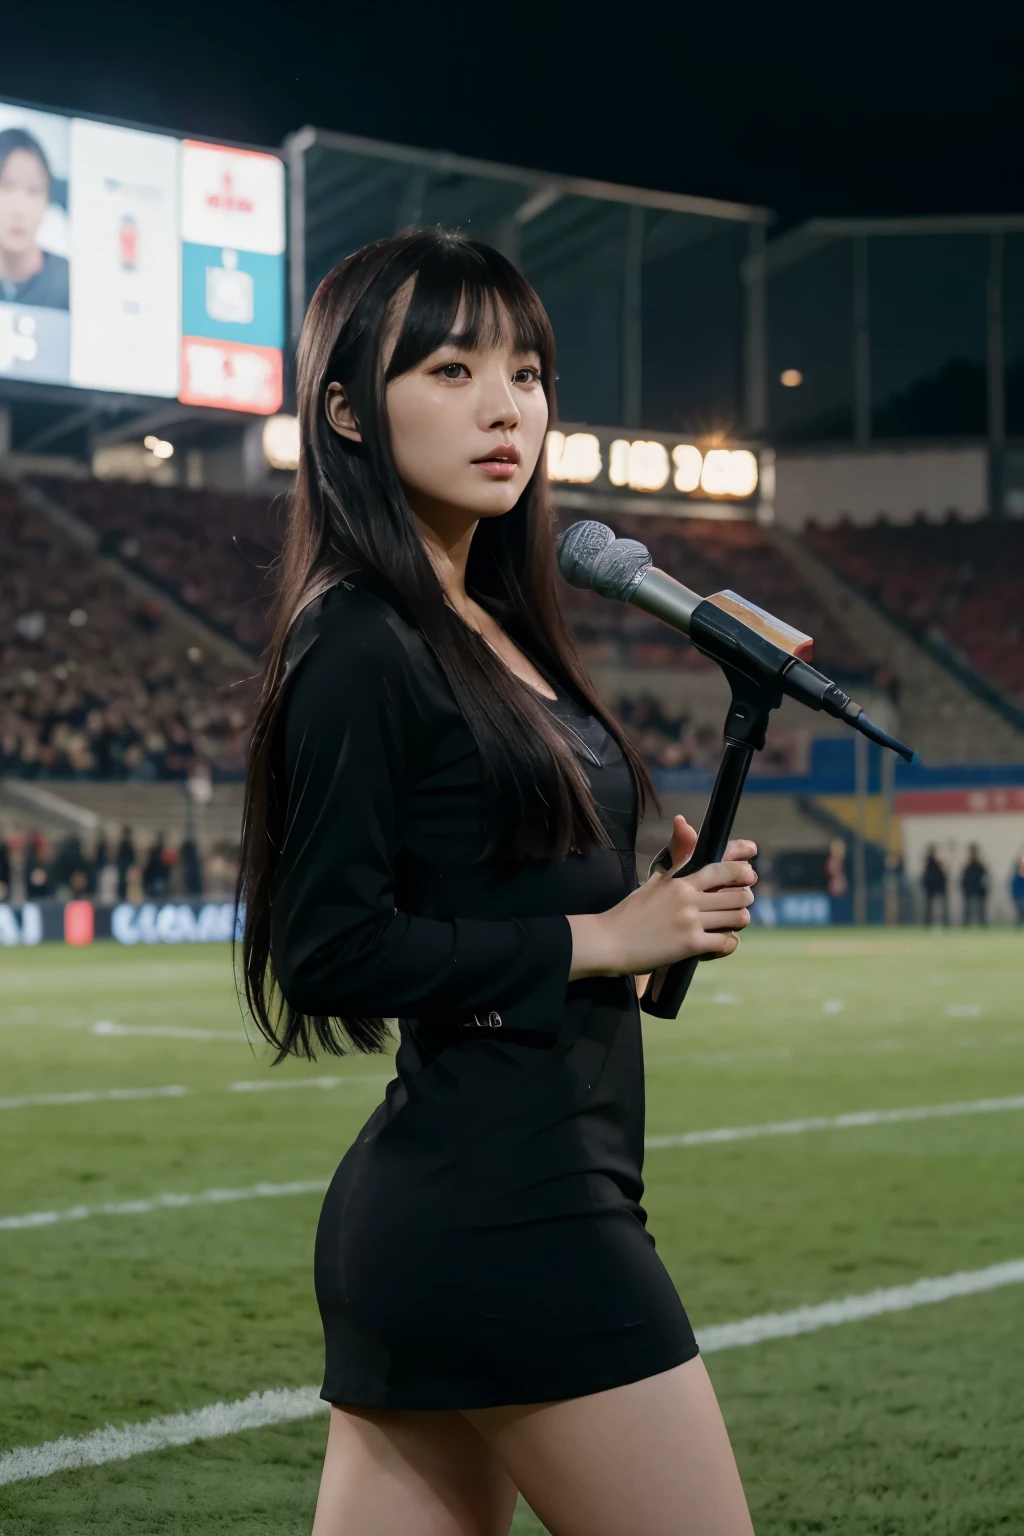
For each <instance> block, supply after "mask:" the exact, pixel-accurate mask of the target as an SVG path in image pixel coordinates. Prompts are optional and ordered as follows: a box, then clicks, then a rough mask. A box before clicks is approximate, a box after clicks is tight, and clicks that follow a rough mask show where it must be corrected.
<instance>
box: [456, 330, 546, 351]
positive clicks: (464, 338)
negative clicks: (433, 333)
mask: <svg viewBox="0 0 1024 1536" xmlns="http://www.w3.org/2000/svg"><path fill="white" fill-rule="evenodd" d="M496 345H500V343H497V344H496V343H494V342H491V343H488V342H486V341H484V340H482V339H481V338H480V337H479V336H474V334H473V332H472V331H450V332H449V334H448V335H447V336H444V337H442V339H441V340H440V341H439V342H438V344H437V348H436V350H438V351H439V350H440V349H441V347H460V348H465V349H468V350H469V351H477V352H490V351H493V350H494V349H495V346H496ZM512 350H513V351H514V352H536V353H537V354H538V356H539V355H540V347H539V345H538V344H537V342H535V341H530V342H526V343H521V342H519V341H518V340H516V339H515V338H513V345H512Z"/></svg>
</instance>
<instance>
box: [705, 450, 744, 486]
mask: <svg viewBox="0 0 1024 1536" xmlns="http://www.w3.org/2000/svg"><path fill="white" fill-rule="evenodd" d="M700 484H701V490H703V491H706V492H707V494H708V495H709V496H749V495H750V494H751V492H752V491H754V490H755V489H756V487H757V459H756V458H755V457H754V455H753V454H752V453H751V452H750V449H749V448H732V449H729V448H712V449H711V450H710V451H709V452H708V453H706V454H705V455H704V468H703V469H702V470H701V476H700Z"/></svg>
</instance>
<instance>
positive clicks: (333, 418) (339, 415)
mask: <svg viewBox="0 0 1024 1536" xmlns="http://www.w3.org/2000/svg"><path fill="white" fill-rule="evenodd" d="M324 409H325V410H326V412H327V420H328V421H329V422H330V424H331V426H332V427H333V428H334V430H335V432H337V434H338V436H339V437H347V438H348V440H349V442H350V443H361V442H362V440H363V434H362V433H361V432H360V430H359V423H358V421H357V420H356V413H355V411H354V410H353V409H352V407H351V405H350V404H349V400H348V396H347V395H346V393H345V391H344V389H343V388H342V386H341V385H340V384H328V386H327V399H326V400H325V402H324Z"/></svg>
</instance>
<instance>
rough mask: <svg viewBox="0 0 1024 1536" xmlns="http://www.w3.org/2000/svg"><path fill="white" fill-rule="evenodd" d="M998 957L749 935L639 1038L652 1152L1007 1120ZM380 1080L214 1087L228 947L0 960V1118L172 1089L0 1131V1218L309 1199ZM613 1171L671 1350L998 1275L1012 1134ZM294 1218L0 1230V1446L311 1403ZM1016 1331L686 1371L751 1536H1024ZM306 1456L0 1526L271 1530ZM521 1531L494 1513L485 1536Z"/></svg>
mask: <svg viewBox="0 0 1024 1536" xmlns="http://www.w3.org/2000/svg"><path fill="white" fill-rule="evenodd" d="M1022 950H1024V939H1022V937H1021V935H1019V934H1016V933H995V932H993V933H991V934H987V935H982V936H978V935H972V934H963V933H952V934H947V933H942V934H925V933H922V932H920V931H918V930H907V931H898V932H895V933H894V932H889V933H884V932H878V933H871V932H868V933H864V934H861V935H856V934H852V933H849V934H843V933H835V934H833V933H816V934H793V933H790V934H782V933H755V934H751V935H748V936H747V937H746V938H745V940H744V943H743V945H742V947H741V950H740V952H739V954H738V955H737V956H736V958H735V959H734V960H731V961H729V962H728V963H727V964H716V965H710V966H704V967H702V968H701V969H700V971H699V973H698V981H697V983H696V984H695V987H694V990H693V992H692V993H691V997H690V999H689V1001H688V1002H687V1005H686V1007H685V1010H684V1013H683V1015H682V1017H681V1019H680V1020H679V1021H678V1022H677V1023H674V1024H665V1023H662V1022H659V1021H655V1020H650V1019H648V1020H646V1021H645V1035H646V1048H647V1058H648V1132H649V1133H650V1134H651V1135H657V1134H659V1133H672V1132H679V1131H686V1130H692V1129H697V1128H703V1127H713V1126H722V1125H742V1124H747V1123H752V1122H761V1121H767V1120H778V1119H787V1118H791V1117H803V1116H807V1115H820V1114H835V1113H841V1112H843V1111H846V1110H857V1109H878V1108H887V1107H899V1106H905V1105H914V1104H938V1103H944V1102H948V1101H951V1100H962V1099H974V1098H981V1097H986V1096H1005V1095H1010V1094H1020V1093H1024V1007H1022V1001H1021V976H1022V966H1021V959H1022ZM98 1020H110V1021H113V1022H114V1023H116V1024H120V1025H127V1026H133V1027H145V1026H157V1027H161V1026H164V1027H166V1026H172V1027H177V1028H183V1029H194V1030H206V1031H218V1032H219V1031H224V1032H225V1033H224V1036H223V1037H220V1036H219V1035H218V1036H217V1037H216V1038H211V1039H202V1038H200V1037H198V1036H193V1037H186V1038H173V1037H167V1036H161V1035H152V1036H145V1035H127V1036H110V1035H97V1034H95V1033H93V1032H92V1028H91V1026H92V1025H93V1024H94V1023H96V1022H97V1021H98ZM388 1070H389V1063H388V1062H387V1060H386V1059H384V1058H379V1057H377V1058H373V1057H370V1058H349V1059H346V1060H345V1061H343V1062H341V1063H340V1064H339V1063H333V1062H332V1063H325V1064H324V1065H322V1066H321V1067H314V1068H309V1067H303V1066H299V1065H293V1064H289V1065H288V1066H287V1067H285V1068H279V1069H275V1072H274V1074H272V1075H273V1076H274V1077H275V1078H277V1077H280V1076H282V1075H283V1076H286V1077H289V1078H292V1079H295V1078H302V1077H309V1076H314V1075H338V1074H343V1075H344V1077H345V1083H344V1085H343V1086H341V1087H338V1088H335V1089H333V1090H331V1091H314V1090H296V1091H294V1092H269V1093H229V1092H226V1091H225V1089H226V1087H227V1085H228V1084H230V1083H232V1082H234V1081H237V1080H240V1079H241V1080H250V1081H252V1080H260V1079H265V1078H266V1077H267V1076H268V1075H269V1074H268V1068H267V1063H266V1056H265V1053H264V1052H262V1051H261V1050H256V1051H253V1050H252V1049H251V1048H250V1046H249V1045H248V1044H247V1042H246V1041H245V1039H244V1037H243V1035H242V1032H241V1027H240V1024H239V1022H238V1012H237V1007H236V1005H235V1002H234V995H233V989H232V984H231V978H230V971H229V966H228V959H227V952H226V950H221V949H219V948H218V949H210V950H204V951H201V952H197V951H195V950H192V951H178V950H164V951H159V952H156V951H152V950H142V949H138V950H131V951H120V950H115V949H113V948H112V947H110V946H106V947H97V948H96V949H94V950H91V951H84V952H83V951H73V950H66V949H62V948H57V947H53V948H45V949H40V950H37V951H32V952H26V951H16V950H15V951H9V952H6V953H3V954H0V1097H3V1098H7V1097H12V1096H16V1095H21V1094H25V1095H33V1094H40V1093H54V1092H66V1091H78V1090H83V1089H105V1088H113V1087H130V1086H149V1085H168V1084H180V1085H182V1086H184V1087H187V1088H188V1089H189V1090H190V1092H189V1094H188V1095H187V1096H185V1097H182V1098H178V1099H169V1100H140V1101H121V1102H117V1103H110V1102H106V1103H99V1104H83V1105H71V1106H62V1107H29V1108H21V1109H10V1110H0V1169H2V1170H3V1173H2V1179H0V1187H2V1198H0V1216H5V1215H13V1214H16V1213H20V1212H27V1211H36V1210H60V1209H63V1208H66V1207H70V1206H73V1205H77V1204H86V1205H92V1204H96V1203H98V1202H102V1201H104V1200H115V1201H121V1200H127V1199H131V1198H134V1197H142V1198H145V1197H147V1196H151V1195H155V1194H159V1193H163V1192H169V1191H178V1192H192V1191H200V1190H204V1189H208V1188H210V1187H212V1186H230V1187H239V1186H245V1185H250V1184H254V1183H256V1182H258V1181H261V1180H270V1181H274V1182H283V1181H288V1180H306V1179H310V1180H316V1179H322V1180H324V1181H326V1180H327V1178H328V1177H329V1176H330V1174H331V1172H332V1171H333V1169H334V1167H335V1165H336V1163H337V1161H338V1160H339V1158H340V1156H341V1154H342V1152H343V1151H344V1149H345V1147H346V1146H347V1144H348V1142H349V1141H350V1140H351V1138H352V1136H353V1135H354V1134H355V1132H356V1130H357V1129H358V1127H359V1126H360V1125H361V1124H362V1122H363V1121H364V1120H365V1118H366V1116H367V1115H368V1114H369V1112H370V1110H371V1109H372V1108H373V1106H374V1104H375V1103H376V1102H377V1101H378V1099H379V1097H380V1094H381V1092H382V1083H381V1081H380V1078H381V1074H383V1073H387V1071H388ZM360 1079H366V1080H365V1081H360ZM645 1178H646V1183H647V1196H646V1201H645V1203H646V1205H647V1208H648V1211H649V1213H650V1226H651V1230H652V1231H653V1233H654V1235H655V1237H656V1239H657V1243H658V1249H659V1252H660V1253H661V1254H662V1255H663V1257H664V1259H665V1261H666V1263H667V1265H668V1267H669V1269H670V1270H671V1272H672V1274H673V1276H674V1278H675V1280H676V1282H677V1284H678V1287H679V1290H680V1293H681V1294H682V1296H683V1298H684V1300H685V1302H686V1304H687V1307H688V1309H689V1311H690V1313H691V1316H692V1318H693V1320H694V1322H695V1323H696V1324H697V1326H698V1327H700V1326H703V1325H708V1324H711V1323H715V1322H724V1321H728V1320H731V1319H733V1318H740V1317H744V1316H747V1315H750V1314H751V1313H756V1312H763V1311H767V1310H775V1309H785V1308H788V1307H792V1306H796V1305H799V1304H800V1303H802V1302H809V1303H813V1302H818V1301H824V1300H828V1299H831V1298H834V1297H837V1296H842V1295H845V1294H848V1293H850V1292H858V1291H864V1290H869V1289H871V1288H873V1287H875V1286H880V1285H893V1284H900V1283H903V1282H905V1281H908V1280H913V1279H916V1278H918V1277H920V1276H924V1275H943V1274H947V1273H949V1272H951V1271H953V1270H959V1269H971V1268H977V1267H981V1266H984V1265H987V1264H992V1263H996V1262H998V1261H1000V1260H1005V1259H1018V1258H1022V1257H1024V1223H1022V1220H1021V1213H1022V1211H1024V1113H1004V1114H996V1115H987V1116H981V1115H975V1116H969V1117H964V1118H961V1119H949V1120H931V1121H923V1122H918V1123H911V1124H906V1123H904V1124H898V1125H890V1126H876V1127H869V1128H862V1129H856V1130H843V1131H826V1132H812V1133H808V1134H806V1135H801V1136H796V1137H790V1138H779V1139H773V1140H758V1141H750V1142H737V1143H730V1144H724V1145H723V1144H719V1145H710V1146H701V1147H693V1148H689V1149H678V1148H676V1149H666V1150H658V1151H656V1150H651V1151H649V1152H648V1155H647V1163H646V1167H645ZM318 1206H319V1197H318V1196H317V1195H301V1196H292V1197H287V1198H281V1199H276V1200H260V1201H249V1202H246V1203H241V1204H235V1205H222V1206H205V1207H199V1208H190V1209H183V1210H161V1211H157V1212H154V1213H151V1214H147V1215H138V1216H131V1217H126V1216H117V1217H98V1218H96V1219H93V1220H89V1221H83V1222H79V1223H70V1224H67V1225H63V1226H57V1227H52V1228H40V1229H37V1230H30V1231H13V1232H0V1320H2V1322H0V1448H7V1447H10V1446H16V1445H29V1444H34V1443H38V1442H42V1441H45V1440H49V1439H52V1438H54V1437H55V1436H57V1435H60V1434H72V1435H73V1434H80V1433H82V1432H84V1431H87V1430H89V1429H92V1428H95V1427H97V1426H99V1425H102V1424H104V1423H106V1422H108V1421H110V1422H114V1423H122V1422H133V1421H138V1420H145V1419H148V1418H152V1417H154V1416H157V1415H161V1414H165V1413H174V1412H181V1411H188V1410H190V1409H193V1408H197V1407H200V1406H202V1405H204V1404H208V1403H212V1402H216V1401H219V1400H230V1399H232V1398H237V1397H242V1396H245V1395H246V1394H247V1393H249V1392H251V1391H253V1390H254V1389H263V1388H266V1387H276V1386H300V1385H305V1384H307V1383H311V1382H315V1381H316V1380H317V1378H318V1373H319V1369H320V1349H321V1340H320V1329H319V1319H318V1317H317V1314H316V1307H315V1302H314V1299H313V1294H312V1285H311V1276H310V1267H311V1249H312V1239H313V1232H314V1228H315V1223H316V1216H317V1210H318ZM1022 1316H1024V1292H1022V1290H1021V1289H1015V1288H1010V1289H1007V1290H1003V1291H997V1292H995V1293H992V1294H989V1295H982V1296H975V1297H968V1298H964V1299H962V1300H959V1301H955V1302H947V1303H943V1304H940V1305H937V1306H931V1307H925V1308H921V1309H919V1310H917V1311H914V1312H911V1313H905V1314H901V1315H897V1316H890V1317H883V1318H879V1319H875V1320H873V1321H869V1322H862V1323H856V1324H849V1325H844V1326H842V1327H838V1328H832V1329H828V1330H825V1331H823V1332H819V1333H816V1334H813V1335H809V1336H806V1337H802V1338H797V1339H791V1340H783V1341H778V1342H773V1343H768V1344H761V1345H757V1346H754V1347H752V1348H747V1349H738V1350H734V1351H730V1352H727V1353H723V1354H720V1355H714V1356H710V1357H709V1368H710V1370H711V1373H712V1376H713V1378H714V1380H715V1383H716V1386H717V1389H718V1392H719V1395H720V1398H721V1400H722V1404H723V1408H724V1410H725V1413H726V1417H727V1419H728V1421H729V1424H730V1427H731V1430H732V1433H733V1437H734V1442H735V1445H736V1449H737V1455H738V1457H739V1460H740V1464H741V1468H742V1470H743V1474H744V1478H745V1482H746V1485H747V1490H748V1495H749V1498H750V1502H751V1506H752V1509H753V1511H754V1518H755V1525H756V1528H757V1530H758V1533H759V1536H782V1533H803V1532H814V1531H826V1532H836V1533H839V1532H841V1533H842V1536H875V1533H892V1536H904V1533H906V1536H916V1533H918V1532H921V1533H925V1532H927V1533H928V1536H987V1533H996V1532H998V1533H1000V1536H1008V1533H1011V1532H1014V1531H1017V1530H1024V1516H1022V1515H1021V1510H1022V1509H1024V1473H1022V1471H1021V1462H1022V1459H1024V1458H1022V1456H1021V1445H1022V1444H1024V1422H1022V1421H1024V1380H1022V1372H1021V1342H1020V1341H1021V1320H1022ZM323 1440H324V1423H323V1421H321V1420H313V1421H309V1422H304V1423H298V1424H293V1425H289V1426H283V1427H279V1428H272V1429H266V1430H261V1431H253V1432H250V1433H247V1434H242V1435H237V1436H234V1437H231V1438H229V1439H225V1440H220V1441H211V1442H205V1443H199V1444H196V1445H193V1446H191V1447H188V1448H185V1449H181V1450H172V1451H165V1452H161V1453H159V1454H155V1455H148V1456H141V1457H137V1458H135V1459H134V1460H132V1461H127V1462H122V1463H118V1464H114V1465H110V1466H104V1467H98V1468H93V1469H90V1470H87V1471H80V1472H75V1473H64V1474H58V1475H56V1476H54V1477H50V1478H47V1479H45V1480H39V1481H35V1482H27V1483H21V1484H16V1485H13V1486H10V1487H7V1488H2V1489H0V1532H2V1536H43V1533H46V1536H51V1533H54V1532H58V1533H64V1532H67V1533H69V1536H70V1533H74V1536H78V1533H82V1536H92V1533H100V1532H101V1531H102V1532H103V1533H104V1536H149V1533H156V1532H175V1533H178V1532H188V1533H193V1532H194V1533H197V1536H207V1533H214V1532H221V1531H226V1530H231V1531H239V1532H242V1531H245V1532H246V1533H253V1536H264V1533H266V1536H270V1533H274V1536H300V1533H308V1530H309V1526H310V1520H311V1512H312V1507H313V1503H314V1501H315V1497H316V1485H317V1478H318V1471H319V1464H320V1460H321V1457H322V1450H323ZM1015 1522H1019V1523H1016V1524H1015ZM541 1529H542V1528H541V1527H540V1525H539V1524H537V1522H536V1521H535V1520H534V1518H533V1517H532V1515H531V1514H530V1512H529V1511H528V1510H527V1509H526V1508H525V1506H521V1508H520V1512H519V1515H518V1517H517V1521H516V1524H515V1527H514V1530H515V1532H516V1536H527V1533H537V1532H540V1531H541Z"/></svg>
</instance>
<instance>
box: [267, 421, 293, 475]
mask: <svg viewBox="0 0 1024 1536" xmlns="http://www.w3.org/2000/svg"><path fill="white" fill-rule="evenodd" d="M263 457H264V458H265V459H266V461H267V463H268V464H269V465H270V467H271V469H298V467H299V418H298V417H297V416H288V415H280V416H269V417H268V418H267V420H266V421H265V422H264V423H263Z"/></svg>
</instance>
